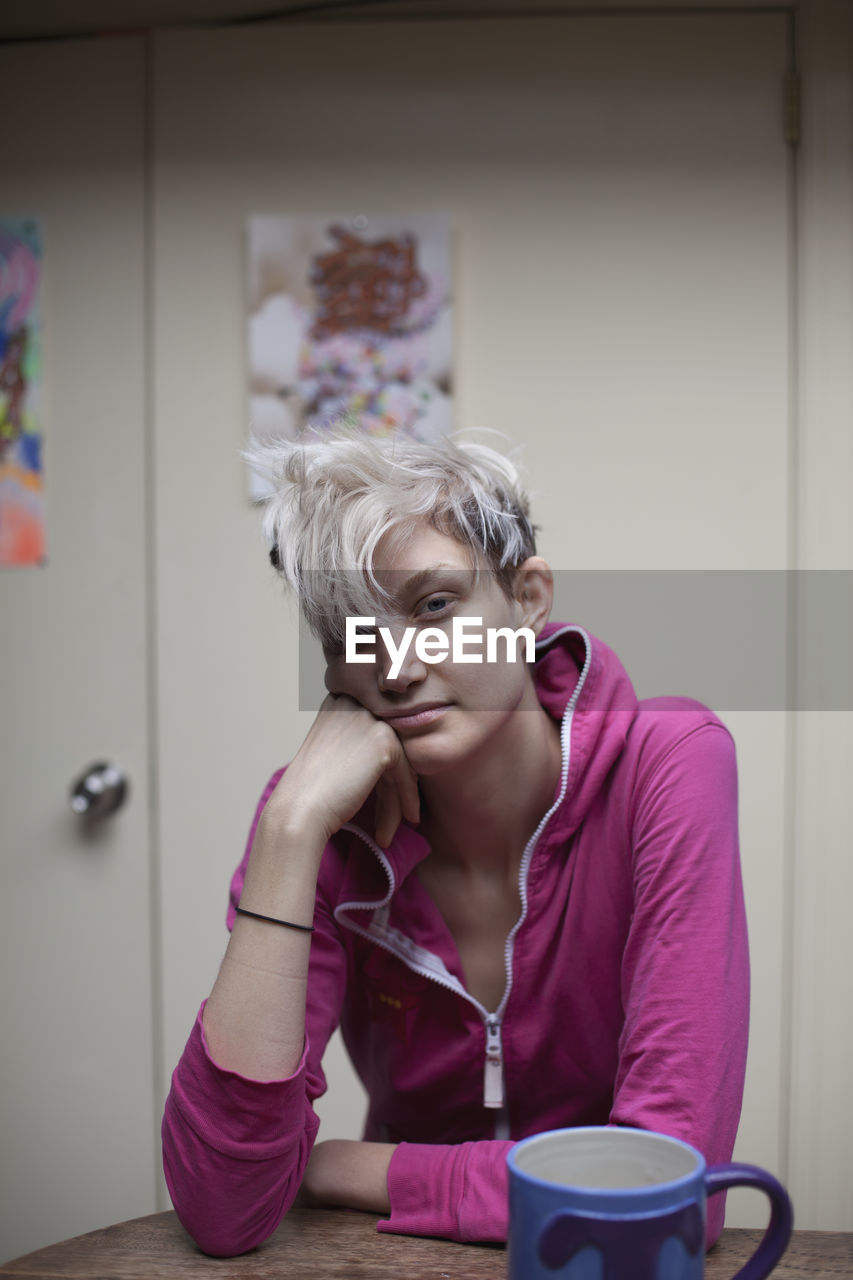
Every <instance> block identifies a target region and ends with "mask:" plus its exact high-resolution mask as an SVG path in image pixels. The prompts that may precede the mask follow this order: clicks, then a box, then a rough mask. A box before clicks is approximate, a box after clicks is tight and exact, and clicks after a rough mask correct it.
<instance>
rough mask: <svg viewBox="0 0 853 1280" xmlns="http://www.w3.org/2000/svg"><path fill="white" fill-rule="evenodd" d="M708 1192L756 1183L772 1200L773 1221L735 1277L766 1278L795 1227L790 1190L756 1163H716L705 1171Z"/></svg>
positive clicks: (751, 1185) (733, 1277)
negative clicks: (788, 1191)
mask: <svg viewBox="0 0 853 1280" xmlns="http://www.w3.org/2000/svg"><path fill="white" fill-rule="evenodd" d="M705 1187H706V1189H707V1192H708V1195H709V1196H713V1195H716V1194H717V1192H718V1191H726V1190H728V1188H729V1187H756V1188H757V1189H758V1190H759V1191H763V1192H764V1194H765V1195H766V1196H767V1197H768V1199H769V1200H770V1207H771V1213H770V1222H769V1224H768V1227H767V1230H766V1231H765V1233H764V1238H763V1240H762V1241H761V1244H760V1245H759V1246H758V1248H757V1249H756V1251H755V1253H754V1254H753V1255H752V1257H751V1258H750V1260H749V1262H747V1264H746V1266H745V1267H741V1269H740V1271H738V1273H737V1275H734V1276H732V1280H764V1277H765V1276H767V1275H769V1274H770V1272H771V1271H772V1270H773V1268H774V1267H775V1266H776V1263H777V1262H778V1261H779V1259H780V1258H781V1257H782V1254H783V1253H784V1252H785V1250H786V1249H787V1247H788V1241H789V1240H790V1238H791V1231H792V1230H793V1227H794V1210H793V1208H792V1205H791V1200H790V1197H789V1196H788V1193H787V1191H786V1190H785V1188H784V1187H783V1186H782V1184H781V1182H779V1181H778V1180H777V1179H776V1178H774V1177H773V1174H772V1173H768V1172H767V1170H766V1169H759V1168H757V1166H756V1165H754V1164H712V1165H711V1166H710V1167H709V1168H708V1169H707V1170H706V1172H705Z"/></svg>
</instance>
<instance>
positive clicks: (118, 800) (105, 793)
mask: <svg viewBox="0 0 853 1280" xmlns="http://www.w3.org/2000/svg"><path fill="white" fill-rule="evenodd" d="M127 791H128V785H127V778H126V776H125V774H124V772H123V770H121V769H120V768H118V767H117V766H116V765H114V764H107V762H106V761H104V760H99V761H96V763H95V764H90V765H89V767H88V768H87V769H84V771H83V772H82V773H81V774H80V777H79V778H77V779H76V780H75V781H74V782H72V784H71V808H72V809H73V810H74V812H75V813H79V814H80V815H81V816H85V817H87V818H106V817H107V815H108V814H110V813H115V811H116V809H120V808H121V806H122V805H123V804H124V802H125V799H126V798H127Z"/></svg>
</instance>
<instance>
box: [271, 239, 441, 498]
mask: <svg viewBox="0 0 853 1280" xmlns="http://www.w3.org/2000/svg"><path fill="white" fill-rule="evenodd" d="M452 322H453V314H452V296H451V267H450V220H449V218H448V217H447V216H446V215H444V214H413V215H410V216H408V217H404V216H400V217H388V216H382V217H367V216H365V215H356V216H351V215H338V216H334V215H329V216H319V215H311V216H309V215H304V214H302V215H290V216H272V215H270V216H260V215H259V216H255V217H252V218H250V219H249V225H248V322H247V355H248V383H249V387H248V391H249V419H250V425H251V428H252V430H253V431H254V432H255V434H257V435H259V436H261V437H266V438H276V437H284V438H287V439H295V438H296V437H297V436H299V435H300V434H301V433H302V432H304V431H306V430H314V431H322V430H324V429H328V428H329V427H333V426H337V425H340V424H346V425H348V426H351V427H352V428H353V429H355V430H359V431H364V432H367V433H369V434H371V435H389V434H391V433H394V432H402V433H404V434H406V435H410V436H414V437H416V438H417V439H421V440H429V439H435V438H436V437H437V436H439V435H442V434H444V433H446V432H448V431H451V430H452V429H453V420H452V408H453V371H452ZM250 486H251V496H252V497H253V498H261V497H263V496H264V494H263V490H262V485H261V482H260V481H259V480H258V478H257V477H256V476H252V477H251V479H250Z"/></svg>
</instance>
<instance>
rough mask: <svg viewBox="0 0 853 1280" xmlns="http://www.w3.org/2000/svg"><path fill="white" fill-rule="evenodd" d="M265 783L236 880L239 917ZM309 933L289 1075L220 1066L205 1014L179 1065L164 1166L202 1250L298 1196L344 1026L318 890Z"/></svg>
mask: <svg viewBox="0 0 853 1280" xmlns="http://www.w3.org/2000/svg"><path fill="white" fill-rule="evenodd" d="M280 776H281V773H280V772H279V773H278V774H276V775H275V776H274V777H273V778H272V779H271V780H270V782H269V784H268V785H267V787H266V789H265V791H264V793H263V795H262V797H261V800H260V803H259V805H258V808H257V811H256V813H255V818H254V821H253V823H252V827H251V830H250V832H249V839H248V842H247V845H246V852H245V855H244V857H243V860H242V862H241V864H240V866H239V868H238V869H237V872H236V873H235V876H234V879H233V881H232V885H231V901H230V904H229V911H228V927H229V928H230V927H231V925H232V924H233V921H234V906H235V904H236V903H237V902H238V901H239V898H240V890H241V889H242V885H243V877H244V874H245V868H246V863H247V861H248V857H249V853H250V852H251V848H252V841H253V840H254V836H255V830H256V828H257V825H258V821H259V819H260V815H261V812H262V810H263V807H264V805H265V804H266V802H267V800H268V799H269V796H270V795H271V793H272V791H273V788H274V787H275V784H276V783H277V781H278V779H279V778H280ZM314 925H315V929H316V932H315V933H314V935H313V937H312V939H311V962H310V965H311V968H310V976H309V989H310V990H311V992H312V996H313V997H314V998H312V1000H311V1002H310V1006H309V1008H308V1009H307V1010H306V1034H305V1045H304V1048H303V1054H302V1059H301V1061H300V1063H299V1065H298V1067H297V1068H296V1070H295V1071H294V1073H293V1075H291V1076H289V1077H287V1078H286V1079H283V1080H273V1081H258V1080H252V1079H248V1078H247V1077H245V1076H242V1075H240V1074H238V1073H237V1072H234V1071H228V1070H225V1069H224V1068H222V1067H220V1066H219V1065H218V1064H217V1063H216V1062H215V1060H214V1059H213V1057H212V1056H211V1054H210V1051H209V1049H208V1046H207V1043H206V1041H205V1038H204V1031H203V1027H202V1012H203V1010H204V1005H202V1011H201V1012H199V1015H198V1017H197V1019H196V1023H195V1026H194V1027H193V1030H192V1033H191V1034H190V1037H189V1040H188V1041H187V1045H186V1048H185V1049H184V1052H183V1055H182V1057H181V1059H180V1061H179V1063H178V1065H177V1067H176V1068H175V1071H174V1074H173V1076H172V1084H171V1089H170V1092H169V1096H168V1098H167V1101H166V1108H165V1113H164V1116H163V1125H162V1139H163V1168H164V1172H165V1176H166V1184H167V1186H168V1188H169V1194H170V1196H171V1197H172V1203H173V1205H174V1207H175V1211H176V1212H177V1215H178V1217H179V1219H180V1221H181V1222H182V1223H183V1225H184V1227H185V1228H186V1229H187V1231H188V1232H189V1233H190V1235H191V1236H192V1237H193V1239H194V1240H195V1241H196V1243H197V1244H198V1245H199V1247H200V1248H201V1249H202V1250H203V1251H204V1252H205V1253H209V1254H212V1255H214V1256H217V1257H231V1256H233V1255H235V1254H238V1253H244V1252H245V1251H246V1250H248V1249H252V1248H254V1247H255V1246H256V1245H258V1244H260V1243H261V1242H262V1241H263V1240H265V1239H266V1238H267V1236H269V1235H270V1234H271V1233H272V1232H273V1231H274V1230H275V1228H276V1227H277V1226H278V1224H279V1223H280V1222H281V1220H282V1218H283V1217H284V1215H285V1213H286V1212H287V1210H288V1209H289V1208H290V1206H291V1204H292V1203H293V1200H294V1198H295V1196H296V1193H297V1191H298V1190H299V1186H300V1184H301V1181H302V1177H303V1174H304V1172H305V1166H306V1164H307V1163H308V1157H309V1156H310V1154H311V1149H312V1147H313V1145H314V1140H315V1138H316V1136H317V1130H318V1128H319V1120H318V1118H317V1116H316V1114H315V1112H314V1108H313V1103H314V1101H315V1099H316V1098H318V1097H319V1096H321V1095H322V1094H323V1093H324V1092H325V1090H326V1080H325V1076H324V1075H323V1070H322V1067H321V1059H322V1056H323V1052H324V1050H325V1047H326V1044H327V1042H328V1040H329V1037H330V1036H331V1034H332V1032H333V1031H334V1029H335V1027H336V1026H337V1024H338V1021H339V1018H340V1009H341V1005H342V1001H343V993H344V988H345V983H346V963H345V956H344V951H343V946H342V944H341V941H340V938H339V936H338V932H337V928H336V926H335V924H334V921H333V920H332V918H331V913H330V911H329V910H328V909H327V907H326V905H325V903H324V900H323V895H322V893H321V892H320V891H319V890H318V897H317V904H316V908H315V914H314Z"/></svg>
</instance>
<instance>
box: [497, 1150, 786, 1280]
mask: <svg viewBox="0 0 853 1280" xmlns="http://www.w3.org/2000/svg"><path fill="white" fill-rule="evenodd" d="M507 1163H508V1165H509V1238H508V1241H507V1253H508V1271H509V1280H557V1278H558V1277H559V1280H625V1277H630V1280H702V1277H703V1275H704V1274H705V1203H706V1200H707V1197H708V1196H709V1195H714V1194H715V1193H716V1192H718V1191H725V1190H726V1189H727V1188H728V1187H757V1188H758V1189H759V1190H761V1191H764V1192H765V1194H766V1195H767V1196H768V1197H769V1198H770V1203H771V1206H772V1214H771V1218H770V1225H769V1226H768V1228H767V1231H766V1233H765V1235H764V1238H763V1240H762V1241H761V1243H760V1244H759V1246H758V1248H757V1249H756V1251H755V1253H754V1254H753V1256H752V1257H751V1258H750V1260H749V1262H747V1264H746V1266H744V1267H742V1268H741V1270H740V1271H739V1272H738V1273H737V1275H736V1276H734V1277H733V1280H762V1277H764V1276H766V1275H769V1273H770V1272H771V1271H772V1270H773V1268H774V1267H775V1266H776V1263H777V1262H778V1261H779V1259H780V1258H781V1256H782V1254H783V1253H784V1252H785V1249H786V1248H787V1245H788V1241H789V1239H790V1236H791V1229H792V1227H793V1211H792V1209H791V1201H790V1200H789V1199H788V1194H787V1192H786V1191H785V1189H784V1187H783V1186H782V1185H781V1184H780V1183H779V1182H777V1180H776V1179H775V1178H774V1177H773V1175H772V1174H770V1173H767V1172H766V1171H765V1170H764V1169H756V1168H755V1167H754V1166H753V1165H748V1164H718V1165H712V1166H711V1167H710V1168H708V1167H707V1165H706V1164H705V1160H704V1157H703V1156H702V1155H701V1153H700V1152H698V1151H697V1150H696V1149H695V1148H694V1147H691V1146H689V1145H688V1144H687V1143H686V1142H680V1141H679V1140H678V1139H677V1138H670V1137H668V1136H667V1135H666V1134H663V1133H650V1132H648V1131H647V1130H644V1129H621V1128H598V1127H595V1128H579V1129H553V1130H551V1131H550V1132H549V1133H538V1134H536V1135H535V1136H534V1137H532V1138H525V1139H524V1140H523V1141H522V1142H517V1143H516V1145H515V1146H514V1147H513V1148H512V1149H511V1151H510V1152H509V1154H508V1156H507Z"/></svg>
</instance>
